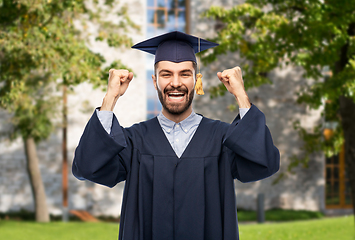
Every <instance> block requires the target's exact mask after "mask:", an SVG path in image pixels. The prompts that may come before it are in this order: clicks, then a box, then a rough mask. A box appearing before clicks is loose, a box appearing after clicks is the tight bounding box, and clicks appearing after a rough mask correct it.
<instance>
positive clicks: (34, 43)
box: [0, 0, 138, 222]
mask: <svg viewBox="0 0 355 240" xmlns="http://www.w3.org/2000/svg"><path fill="white" fill-rule="evenodd" d="M90 4H91V7H90V8H88V7H87V6H86V4H85V3H84V1H83V0H76V1H72V0H70V1H69V0H63V1H51V0H36V1H30V0H0V107H1V108H4V109H6V110H7V111H9V112H10V113H11V114H12V124H13V129H12V131H11V137H12V139H14V138H16V137H17V136H21V137H22V138H23V141H24V146H25V153H26V159H27V165H28V173H29V177H30V183H31V187H32V190H33V196H34V202H35V209H36V220H37V221H41V222H48V221H49V214H48V210H47V205H46V196H45V191H44V187H43V183H42V179H41V175H40V171H39V164H38V157H37V153H36V144H37V143H38V142H40V141H42V140H44V139H46V138H47V137H48V136H49V135H50V134H51V132H52V131H53V129H54V126H55V122H54V121H56V120H58V118H59V116H58V113H59V112H60V110H59V109H60V108H58V107H60V106H61V104H60V101H61V98H60V97H59V96H58V92H59V90H60V89H61V87H62V86H68V87H69V88H70V87H72V86H74V85H76V84H79V83H81V82H83V81H90V82H91V83H92V84H93V85H94V86H96V87H97V86H100V85H101V83H104V82H105V80H103V79H107V75H105V74H104V72H108V70H107V68H106V69H105V70H102V68H101V66H102V64H103V63H104V62H105V60H104V58H103V57H102V56H101V55H100V54H97V53H94V52H92V51H91V50H90V49H89V48H88V46H87V42H88V41H87V39H88V37H89V36H90V33H89V32H88V30H89V29H88V25H87V24H88V22H91V23H92V24H95V25H96V26H97V27H98V29H99V32H98V34H97V36H96V40H99V41H104V40H106V41H107V43H108V44H109V46H112V47H119V46H121V47H127V46H131V40H130V38H129V37H128V36H127V32H129V31H131V30H133V29H138V27H137V26H136V25H135V24H134V23H133V22H132V21H131V20H130V19H129V17H128V14H127V7H126V6H122V5H121V7H120V8H119V10H118V11H117V12H116V14H117V15H116V16H118V20H117V22H111V21H108V20H106V19H105V18H104V17H106V16H107V15H108V14H113V12H112V10H111V9H113V8H114V6H115V7H116V6H117V4H118V3H117V2H116V1H115V0H106V1H105V2H104V3H101V4H100V3H99V2H98V1H96V0H94V1H92V2H90ZM105 9H106V10H105ZM116 9H117V8H116ZM118 33H119V34H118ZM111 66H115V67H124V66H123V65H122V64H121V63H120V62H119V61H118V62H114V63H112V64H111ZM109 67H110V66H109ZM109 67H108V68H109ZM102 80H103V81H102Z"/></svg>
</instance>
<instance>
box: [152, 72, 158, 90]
mask: <svg viewBox="0 0 355 240" xmlns="http://www.w3.org/2000/svg"><path fill="white" fill-rule="evenodd" d="M152 80H153V84H154V87H155V90H157V79H156V77H155V76H154V75H152Z"/></svg>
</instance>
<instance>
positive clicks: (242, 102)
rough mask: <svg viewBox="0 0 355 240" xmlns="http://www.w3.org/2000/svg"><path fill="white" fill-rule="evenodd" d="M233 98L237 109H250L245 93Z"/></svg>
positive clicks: (235, 95)
mask: <svg viewBox="0 0 355 240" xmlns="http://www.w3.org/2000/svg"><path fill="white" fill-rule="evenodd" d="M234 97H235V99H236V100H237V103H238V106H239V108H250V107H251V103H250V101H249V97H248V95H247V93H246V92H245V91H244V92H242V93H238V94H234Z"/></svg>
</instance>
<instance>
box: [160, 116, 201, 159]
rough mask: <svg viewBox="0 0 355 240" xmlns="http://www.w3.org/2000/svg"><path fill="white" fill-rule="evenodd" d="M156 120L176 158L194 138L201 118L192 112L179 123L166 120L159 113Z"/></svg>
mask: <svg viewBox="0 0 355 240" xmlns="http://www.w3.org/2000/svg"><path fill="white" fill-rule="evenodd" d="M157 118H158V121H159V124H160V126H161V128H162V129H163V132H164V133H165V136H166V138H167V139H168V141H169V143H170V145H171V147H172V148H173V149H174V151H175V153H176V156H178V157H181V155H182V154H183V153H184V151H185V149H186V147H187V145H188V144H189V142H190V141H191V138H192V137H193V136H194V134H195V132H196V129H197V127H198V125H199V124H200V122H201V120H202V116H200V115H197V114H196V113H195V112H194V111H192V113H191V114H190V116H188V117H187V118H186V119H184V120H182V121H181V122H179V123H176V122H174V121H171V120H169V119H167V118H166V117H165V116H164V115H163V114H162V113H161V112H160V113H159V115H158V116H157Z"/></svg>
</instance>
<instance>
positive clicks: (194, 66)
mask: <svg viewBox="0 0 355 240" xmlns="http://www.w3.org/2000/svg"><path fill="white" fill-rule="evenodd" d="M191 62H192V66H193V68H194V70H195V77H196V74H197V63H196V62H193V61H191ZM158 63H159V62H157V63H156V64H154V76H155V77H157V68H158Z"/></svg>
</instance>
